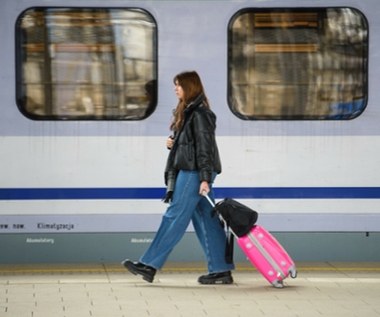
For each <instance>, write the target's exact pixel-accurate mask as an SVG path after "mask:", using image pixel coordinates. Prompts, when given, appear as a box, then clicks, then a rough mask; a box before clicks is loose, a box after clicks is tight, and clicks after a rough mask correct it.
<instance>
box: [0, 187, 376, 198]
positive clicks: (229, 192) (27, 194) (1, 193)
mask: <svg viewBox="0 0 380 317" xmlns="http://www.w3.org/2000/svg"><path fill="white" fill-rule="evenodd" d="M164 193H165V188H161V187H160V188H159V187H157V188H156V187H154V188H0V200H59V199H62V200H68V199H161V198H162V197H163V196H164ZM215 196H216V198H219V199H220V198H224V197H231V198H236V199H250V198H255V199H265V198H267V199H370V198H374V199H377V198H380V187H217V188H215Z"/></svg>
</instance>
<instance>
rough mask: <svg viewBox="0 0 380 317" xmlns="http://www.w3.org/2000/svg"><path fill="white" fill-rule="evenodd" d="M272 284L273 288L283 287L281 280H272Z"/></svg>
mask: <svg viewBox="0 0 380 317" xmlns="http://www.w3.org/2000/svg"><path fill="white" fill-rule="evenodd" d="M272 285H273V287H274V288H284V284H283V282H282V281H273V282H272Z"/></svg>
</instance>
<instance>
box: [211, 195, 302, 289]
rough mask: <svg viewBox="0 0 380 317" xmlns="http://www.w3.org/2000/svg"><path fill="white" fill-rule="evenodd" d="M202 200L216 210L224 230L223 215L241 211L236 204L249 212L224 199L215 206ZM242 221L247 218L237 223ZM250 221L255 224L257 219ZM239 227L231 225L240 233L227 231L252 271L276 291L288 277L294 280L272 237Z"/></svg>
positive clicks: (288, 262)
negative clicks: (233, 237) (254, 269)
mask: <svg viewBox="0 0 380 317" xmlns="http://www.w3.org/2000/svg"><path fill="white" fill-rule="evenodd" d="M204 196H205V197H206V198H207V200H208V201H209V202H210V204H211V205H212V206H213V207H214V210H215V209H216V213H217V214H218V216H219V218H220V219H221V221H223V222H224V224H225V225H226V226H227V227H228V225H227V223H228V221H231V219H229V220H228V221H226V219H224V218H223V215H224V216H226V217H229V216H230V215H231V214H236V213H237V212H239V213H240V212H241V210H240V208H239V207H238V208H237V209H236V204H239V205H240V206H241V207H243V209H250V208H249V207H247V206H244V205H242V204H240V203H238V202H236V201H233V200H231V199H225V200H224V201H221V202H219V203H218V204H217V206H215V204H214V202H213V201H212V200H211V199H210V197H208V195H204ZM218 205H219V208H218ZM234 205H235V207H234ZM215 207H216V208H215ZM251 212H253V213H256V212H255V211H253V210H251ZM256 214H257V213H256ZM229 218H230V217H229ZM242 219H245V220H244V221H247V220H248V218H244V217H243V218H240V219H239V220H240V221H242ZM251 220H252V219H251ZM254 220H255V222H256V220H257V218H256V219H254ZM239 225H240V226H239ZM239 225H238V224H237V223H234V227H236V230H239V231H240V232H238V231H236V232H234V230H233V228H232V226H231V228H230V229H231V232H232V233H233V234H234V236H235V238H236V240H237V243H238V244H239V246H240V248H241V249H242V250H243V252H244V253H245V255H246V256H247V257H248V259H249V260H250V261H251V263H252V264H253V266H254V267H256V269H257V270H258V271H259V272H260V273H261V274H262V275H263V276H264V277H265V278H266V279H267V280H268V281H269V283H271V284H272V285H273V286H274V287H276V288H282V287H283V286H284V284H283V280H284V279H285V278H287V277H288V276H289V275H290V276H291V277H292V278H295V277H296V276H297V270H296V266H295V264H294V262H293V260H292V258H291V257H290V256H289V254H288V253H287V252H286V251H285V249H284V248H283V247H282V246H281V244H280V243H279V242H278V241H277V240H276V238H275V237H274V236H273V235H272V234H270V233H269V232H268V231H267V230H265V229H264V228H263V227H262V226H258V225H255V224H253V225H252V228H251V229H250V227H247V224H245V225H243V223H242V222H240V223H239ZM242 227H243V228H242ZM247 232H248V233H247Z"/></svg>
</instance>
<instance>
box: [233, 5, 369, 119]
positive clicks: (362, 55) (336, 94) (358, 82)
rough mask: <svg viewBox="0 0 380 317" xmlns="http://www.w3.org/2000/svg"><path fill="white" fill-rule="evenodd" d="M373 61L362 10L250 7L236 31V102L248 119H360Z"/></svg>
mask: <svg viewBox="0 0 380 317" xmlns="http://www.w3.org/2000/svg"><path fill="white" fill-rule="evenodd" d="M367 60H368V24H367V20H366V19H365V17H364V16H363V15H362V14H361V13H360V12H359V11H357V10H356V9H352V8H317V9H289V8H287V9H244V10H242V11H239V12H238V13H236V14H235V15H234V17H233V18H232V19H231V21H230V24H229V29H228V102H229V105H230V108H231V110H232V112H233V113H235V114H236V115H237V116H238V117H240V118H243V119H248V120H254V119H269V120H288V119H290V120H293V119H294V120H297V119H300V120H307V119H312V120H329V119H352V118H355V117H357V116H358V115H359V114H360V113H361V112H362V111H363V110H364V108H365V107H366V105H367V77H368V76H367V72H368V70H367V66H368V65H367V64H368V63H367Z"/></svg>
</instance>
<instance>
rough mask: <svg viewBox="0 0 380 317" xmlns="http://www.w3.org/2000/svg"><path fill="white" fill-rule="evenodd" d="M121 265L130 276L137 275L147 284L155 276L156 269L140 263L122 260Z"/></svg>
mask: <svg viewBox="0 0 380 317" xmlns="http://www.w3.org/2000/svg"><path fill="white" fill-rule="evenodd" d="M121 264H123V265H124V267H125V268H126V269H127V270H128V271H129V272H131V273H132V274H135V275H137V274H139V275H141V276H142V277H143V279H144V280H145V281H147V282H149V283H152V282H153V279H154V275H155V274H156V269H155V268H153V267H151V266H148V265H145V264H142V263H140V262H132V261H130V260H124V261H123V262H121Z"/></svg>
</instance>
